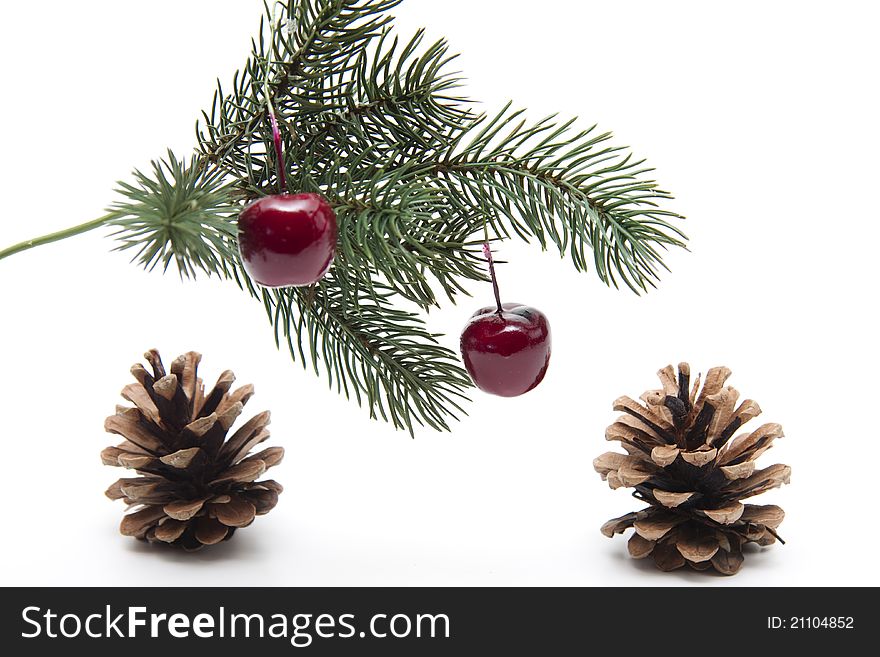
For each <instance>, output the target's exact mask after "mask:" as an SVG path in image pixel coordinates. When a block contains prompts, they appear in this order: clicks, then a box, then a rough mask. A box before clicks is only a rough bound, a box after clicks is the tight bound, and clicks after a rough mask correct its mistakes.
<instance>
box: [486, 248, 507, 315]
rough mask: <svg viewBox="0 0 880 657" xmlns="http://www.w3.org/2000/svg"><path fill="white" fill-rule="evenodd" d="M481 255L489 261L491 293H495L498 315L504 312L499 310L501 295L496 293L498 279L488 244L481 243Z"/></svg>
mask: <svg viewBox="0 0 880 657" xmlns="http://www.w3.org/2000/svg"><path fill="white" fill-rule="evenodd" d="M483 255H485V256H486V260H488V261H489V276H491V277H492V291H493V292H494V293H495V304H496V305H497V306H498V314H499V315H500V314H501V313H503V312H504V310H503V309H502V308H501V294H500V293H499V292H498V278H497V277H496V276H495V260H494V259H493V258H492V247H491V246H489V242H483Z"/></svg>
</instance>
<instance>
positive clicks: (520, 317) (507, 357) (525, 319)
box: [461, 303, 550, 397]
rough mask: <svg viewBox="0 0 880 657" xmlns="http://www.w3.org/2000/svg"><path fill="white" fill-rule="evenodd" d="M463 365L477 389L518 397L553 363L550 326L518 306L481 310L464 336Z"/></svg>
mask: <svg viewBox="0 0 880 657" xmlns="http://www.w3.org/2000/svg"><path fill="white" fill-rule="evenodd" d="M461 355H462V358H463V359H464V365H465V367H466V368H467V371H468V373H469V374H470V375H471V378H472V379H473V381H474V383H475V384H476V385H477V387H478V388H479V389H480V390H482V391H484V392H488V393H490V394H493V395H500V396H501V397H516V396H518V395H522V394H524V393H526V392H528V391H529V390H531V389H532V388H534V387H536V386H537V385H538V384H539V383H541V381H542V380H543V378H544V374H545V373H546V372H547V366H548V365H549V364H550V324H549V323H548V322H547V317H546V316H545V315H544V313H542V312H541V311H539V310H535V309H534V308H530V307H528V306H524V305H522V304H519V303H505V304H503V305H502V306H501V311H500V312H499V310H498V307H497V306H488V307H486V308H480V310H478V311H477V312H476V313H474V315H473V317H471V319H470V321H469V322H468V324H467V326H466V327H465V329H464V332H463V333H462V334H461Z"/></svg>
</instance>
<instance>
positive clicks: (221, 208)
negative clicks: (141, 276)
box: [107, 151, 239, 278]
mask: <svg viewBox="0 0 880 657" xmlns="http://www.w3.org/2000/svg"><path fill="white" fill-rule="evenodd" d="M133 176H134V184H130V183H126V182H119V183H118V185H119V189H118V192H119V193H120V194H121V195H122V196H124V197H125V200H124V201H119V202H117V203H115V204H113V206H111V208H110V212H111V213H112V219H111V220H110V221H108V222H107V224H108V225H110V226H115V227H116V228H117V231H116V232H115V233H113V235H114V236H115V237H117V239H118V240H119V241H120V245H119V246H118V247H116V249H115V250H117V251H128V250H132V249H133V250H135V251H136V252H135V255H134V257H133V258H132V261H137V262H138V263H139V264H140V265H142V266H143V267H144V269H147V270H152V269H154V268H155V267H156V266H157V265H160V264H161V265H162V270H163V271H167V269H168V266H169V265H170V264H171V262H172V260H173V261H174V262H175V264H176V266H177V270H178V272H179V273H180V276H181V277H187V278H195V276H196V271H197V270H201V271H203V272H205V273H206V274H208V275H209V276H211V275H218V276H221V277H223V278H228V277H229V276H230V266H231V263H234V262H235V260H236V257H237V255H236V242H235V240H236V229H235V217H237V215H238V211H239V207H238V205H236V204H234V202H233V201H232V198H231V196H230V193H229V190H228V185H227V183H225V182H224V180H223V177H222V175H221V174H220V172H219V171H217V170H216V169H215V170H213V171H207V170H205V169H204V168H203V167H202V163H201V162H200V161H199V160H198V159H197V158H196V157H195V156H193V158H191V160H190V162H189V165H187V164H185V163H184V162H183V161H181V160H178V159H177V158H176V157H175V156H174V154H173V153H172V152H171V151H168V159H167V160H159V161H154V162H153V163H152V176H150V175H147V174H144V173H141V172H140V171H138V170H135V171H134V174H133Z"/></svg>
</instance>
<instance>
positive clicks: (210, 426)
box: [101, 350, 284, 550]
mask: <svg viewBox="0 0 880 657" xmlns="http://www.w3.org/2000/svg"><path fill="white" fill-rule="evenodd" d="M144 358H146V360H147V361H148V362H149V364H150V366H151V369H152V372H148V371H147V369H146V368H145V367H144V366H143V365H141V364H140V363H137V364H135V365H134V366H132V368H131V373H132V374H133V375H134V377H135V379H137V383H132V384H129V385H127V386H126V387H125V388H124V389H123V390H122V396H123V397H124V398H125V399H127V400H128V401H130V402H131V403H133V404H134V407H128V406H117V407H116V414H115V415H111V416H110V417H108V418H107V420H106V421H105V423H104V428H105V429H106V430H107V431H109V432H110V433H115V434H119V435H120V436H122V437H123V438H125V440H124V441H123V442H122V443H121V444H120V445H118V446H116V447H108V448H106V449H105V450H104V451H103V452H101V460H102V461H103V462H104V464H105V465H113V466H122V467H124V468H128V469H130V470H134V471H135V473H136V475H137V476H134V477H128V478H123V479H119V480H118V481H117V482H116V483H114V484H113V485H112V486H110V488H108V489H107V492H106V495H107V497H109V498H110V499H111V500H119V499H121V500H124V501H125V502H126V504H128V505H130V507H134V508H135V509H136V510H134V511H133V512H131V513H129V514H127V515H126V516H125V517H124V518H123V520H122V524H121V526H120V531H121V532H122V533H123V534H124V535H126V536H134V537H135V538H138V539H142V540H146V541H149V542H151V543H155V542H161V543H167V544H170V545H175V546H179V547H182V548H184V549H185V550H198V549H200V548H201V547H203V546H205V545H214V544H215V543H219V542H220V541H223V540H228V539H230V538H232V535H233V534H234V533H235V530H236V529H238V528H240V527H247V526H248V525H249V524H251V523H252V522H253V520H254V517H255V516H258V515H264V514H266V513H268V512H269V511H271V510H272V508H273V507H274V506H275V505H276V504H277V503H278V494H279V493H281V490H282V488H281V485H280V484H278V483H277V482H275V481H272V480H266V481H259V482H258V481H256V479H257V478H258V477H260V476H261V475H262V474H263V473H264V472H265V471H266V470H268V469H269V468H271V467H272V466H273V465H276V464H278V463H279V462H280V461H281V459H282V457H283V456H284V449H283V448H281V447H270V448H268V449H264V450H263V451H261V452H258V453H257V454H254V455H252V456H248V452H250V451H251V449H253V448H254V447H256V446H257V445H258V444H260V443H262V442H263V441H264V440H266V439H267V438H268V437H269V431H268V430H267V429H266V426H267V425H268V424H269V412H268V411H265V412H263V413H260V414H259V415H256V416H254V417H253V418H251V419H250V420H248V421H247V422H245V423H244V424H243V425H242V426H241V427H240V428H239V429H238V430H237V431H236V432H235V433H234V434H232V436H231V437H229V438H227V432H228V431H229V429H230V427H232V424H233V423H234V422H235V420H236V418H237V417H238V416H239V415H240V414H241V412H242V409H243V408H244V405H245V403H247V401H248V399H250V397H251V395H253V392H254V388H253V386H251V385H246V386H243V387H241V388H238V389H237V390H235V391H234V392H229V390H230V388H231V386H232V382H233V381H234V380H235V376H234V375H233V374H232V372H229V371H226V372H224V373H223V374H221V375H220V379H219V380H218V381H217V384H216V385H215V386H214V389H213V390H211V391H210V392H209V393H208V394H207V395H206V394H205V386H204V384H203V383H202V380H201V379H200V378H198V375H197V369H198V365H199V361H200V360H201V356H200V355H199V354H197V353H195V352H189V353H188V354H186V355H184V356H180V357H179V358H177V359H176V360H175V361H174V362H173V363H172V364H171V373H170V374H166V372H165V368H164V366H163V365H162V360H161V358H160V357H159V354H158V352H156V351H155V350H151V351H148V352H147V353H146V354H145V355H144Z"/></svg>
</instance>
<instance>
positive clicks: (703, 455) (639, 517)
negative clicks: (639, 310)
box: [593, 363, 791, 575]
mask: <svg viewBox="0 0 880 657" xmlns="http://www.w3.org/2000/svg"><path fill="white" fill-rule="evenodd" d="M730 374H731V371H730V370H729V369H728V368H726V367H715V368H712V369H710V370H709V371H708V372H707V374H706V378H705V382H704V383H703V384H702V387H700V379H701V377H700V376H697V377H696V378H695V381H694V383H693V385H691V383H690V381H691V378H690V367H689V366H688V365H687V363H681V364H680V365H679V367H678V374H677V375H676V372H675V369H674V368H673V367H672V366H671V365H670V366H668V367H665V368H663V369H662V370H660V372H658V377H659V379H660V383H661V389H659V390H649V391H647V392H645V393H644V394H643V395H642V396H641V397H640V399H641V400H642V402H644V404H641V403H638V402H636V401H634V400H633V399H631V398H630V397H627V396H623V397H619V398H618V399H617V400H616V401H615V402H614V404H613V408H614V410H615V411H619V412H623V413H624V415H621V416H620V417H618V418H617V420H616V421H615V422H614V423H613V424H612V425H611V426H609V427H608V429H606V432H605V437H606V439H607V440H612V441H616V442H619V443H621V445H622V446H623V448H624V450H625V451H626V454H621V453H619V452H606V453H604V454H602V455H601V456H599V457H598V458H597V459H595V460H594V462H593V467H594V468H595V470H596V471H597V472H598V473H599V475H600V476H601V477H602V479H604V480H606V481H607V482H608V484H609V486H610V487H611V488H619V487H630V488H634V489H635V492H634V493H633V496H634V497H636V498H637V499H640V500H642V501H643V502H645V503H647V504H648V505H649V506H648V507H647V508H646V509H643V510H642V511H638V512H634V513H630V514H627V515H624V516H621V517H620V518H615V519H612V520H609V521H608V522H606V523H605V524H604V525H603V526H602V528H601V531H602V533H603V534H604V535H606V536H609V537H612V536H614V535H615V534H622V533H624V532H625V531H626V530H627V529H629V528H633V530H634V533H633V535H632V536H631V537H630V539H629V542H628V550H629V552H630V554H631V555H632V556H633V557H634V558H637V559H642V558H646V557H647V556H653V558H654V562H655V564H656V565H657V567H658V568H660V569H661V570H676V569H678V568H682V567H684V566H686V565H687V566H689V567H691V568H693V569H695V570H706V569H709V568H714V569H715V570H716V571H718V572H720V573H723V574H726V575H730V574H733V573H735V572H737V571H738V570H739V568H740V567H741V566H742V563H743V556H742V545H743V544H744V543H747V542H755V543H758V544H759V545H769V544H771V543H774V542H775V541H776V540H781V539H779V537H778V535H777V534H776V528H777V527H778V526H779V524H780V523H781V522H782V520H783V518H784V513H783V511H782V509H780V508H779V507H777V506H773V505H769V506H766V507H764V506H756V505H750V504H743V502H742V500H744V499H747V498H750V497H754V496H756V495H759V494H761V493H763V492H765V491H767V490H770V489H773V488H777V487H779V486H781V485H783V484H787V483H788V482H789V480H790V477H791V468H790V467H788V466H787V465H781V464H777V465H772V466H770V467H767V468H763V469H756V467H755V462H756V460H757V459H758V457H760V456H761V455H762V454H763V453H764V452H765V451H767V450H768V449H769V448H770V447H771V446H772V443H773V441H774V440H775V439H777V438H780V437H782V436H783V432H782V427H781V426H780V425H778V424H775V423H769V424H764V425H761V426H760V427H758V428H757V429H756V430H754V431H752V432H746V433H743V434H740V435H738V436H736V437H735V438H734V437H733V436H734V434H735V433H736V432H737V431H738V430H739V429H740V427H742V426H743V425H744V424H745V423H746V422H748V421H749V420H751V419H753V418H754V417H757V415H759V414H760V412H761V409H760V407H759V406H758V404H757V403H755V402H754V401H753V400H751V399H746V400H745V401H743V402H742V403H740V404H739V405H737V402H738V401H739V399H740V393H739V392H738V391H737V390H736V389H734V388H732V387H731V386H726V385H725V383H726V381H727V379H728V378H729V377H730ZM689 386H690V387H689Z"/></svg>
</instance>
